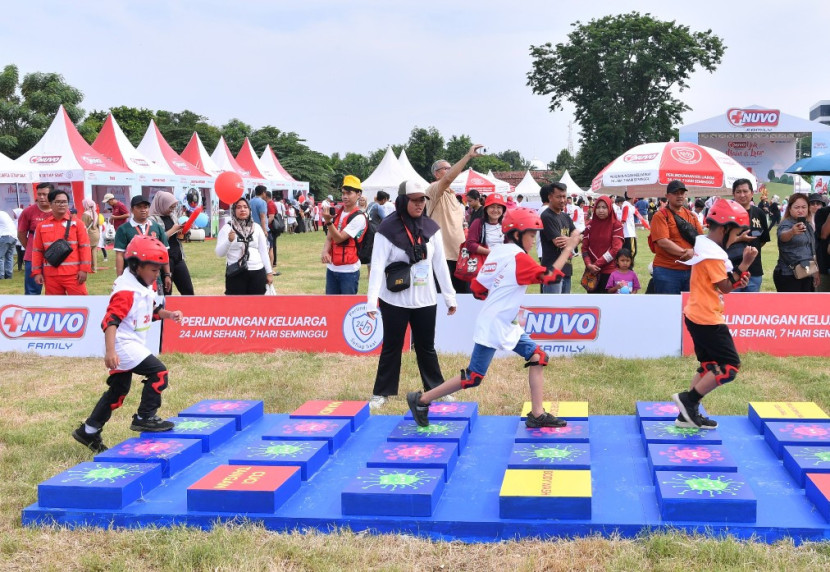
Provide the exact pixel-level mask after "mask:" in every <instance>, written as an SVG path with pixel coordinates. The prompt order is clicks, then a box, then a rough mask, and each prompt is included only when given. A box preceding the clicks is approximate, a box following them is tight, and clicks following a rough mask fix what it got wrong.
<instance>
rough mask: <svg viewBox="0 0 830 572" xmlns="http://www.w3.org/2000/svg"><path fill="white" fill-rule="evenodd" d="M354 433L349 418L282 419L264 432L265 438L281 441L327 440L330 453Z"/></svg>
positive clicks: (263, 436)
mask: <svg viewBox="0 0 830 572" xmlns="http://www.w3.org/2000/svg"><path fill="white" fill-rule="evenodd" d="M351 434H352V424H351V421H350V420H349V419H322V418H314V419H282V420H281V421H278V422H277V423H276V424H274V425H273V426H272V427H271V428H270V429H268V430H267V431H265V433H263V434H262V438H263V439H273V440H280V441H325V442H326V443H328V446H329V453H334V452H335V451H336V450H337V449H339V448H340V447H342V446H343V444H344V443H345V442H346V439H348V438H349V436H351Z"/></svg>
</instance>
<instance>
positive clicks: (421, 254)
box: [412, 244, 427, 263]
mask: <svg viewBox="0 0 830 572" xmlns="http://www.w3.org/2000/svg"><path fill="white" fill-rule="evenodd" d="M426 259H427V247H426V245H424V244H413V245H412V260H413V263H414V262H420V261H421V260H426Z"/></svg>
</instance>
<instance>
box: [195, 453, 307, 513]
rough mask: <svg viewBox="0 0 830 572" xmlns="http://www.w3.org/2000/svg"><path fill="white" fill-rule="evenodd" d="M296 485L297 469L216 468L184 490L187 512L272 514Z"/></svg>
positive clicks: (297, 479) (229, 466) (298, 483)
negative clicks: (185, 491) (185, 492)
mask: <svg viewBox="0 0 830 572" xmlns="http://www.w3.org/2000/svg"><path fill="white" fill-rule="evenodd" d="M300 483H301V478H300V468H299V467H272V466H262V465H219V466H218V467H216V468H214V469H213V471H211V472H210V473H208V474H207V475H205V476H204V477H202V478H201V479H199V480H198V481H196V482H195V483H193V484H192V485H190V486H189V487H188V488H187V510H190V511H201V512H232V513H235V514H247V513H274V512H276V510H277V509H278V508H279V507H280V506H282V504H283V503H284V502H285V501H286V500H288V498H289V497H291V496H292V495H293V494H294V493H296V492H297V491H298V490H300Z"/></svg>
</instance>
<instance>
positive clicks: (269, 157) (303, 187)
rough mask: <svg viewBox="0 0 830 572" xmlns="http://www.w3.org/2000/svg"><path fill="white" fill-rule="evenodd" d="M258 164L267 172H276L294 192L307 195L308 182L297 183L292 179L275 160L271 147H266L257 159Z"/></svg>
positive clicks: (277, 159)
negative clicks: (258, 160)
mask: <svg viewBox="0 0 830 572" xmlns="http://www.w3.org/2000/svg"><path fill="white" fill-rule="evenodd" d="M259 159H260V164H261V165H262V167H263V168H264V169H265V170H266V171H268V172H276V173H277V174H279V175H281V176H282V177H283V178H284V179H285V180H286V181H288V183H289V185H290V186H291V188H292V189H294V190H295V191H301V192H302V193H304V194H308V182H307V181H298V180H297V179H295V178H294V177H292V176H291V173H289V172H288V171H286V170H285V168H284V167H283V166H282V164H280V160H279V158H277V154H276V153H274V150H273V149H271V145H266V146H265V150H264V151H263V152H262V156H261V157H260V158H259Z"/></svg>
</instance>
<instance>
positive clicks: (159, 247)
mask: <svg viewBox="0 0 830 572" xmlns="http://www.w3.org/2000/svg"><path fill="white" fill-rule="evenodd" d="M124 260H138V261H139V262H152V263H153V264H167V262H168V261H169V260H170V258H169V257H168V256H167V247H165V246H164V244H162V243H161V241H160V240H159V239H157V238H155V237H152V236H148V235H146V234H137V235H135V236H134V237H133V239H132V240H131V241H130V244H128V245H127V249H126V250H125V251H124Z"/></svg>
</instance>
